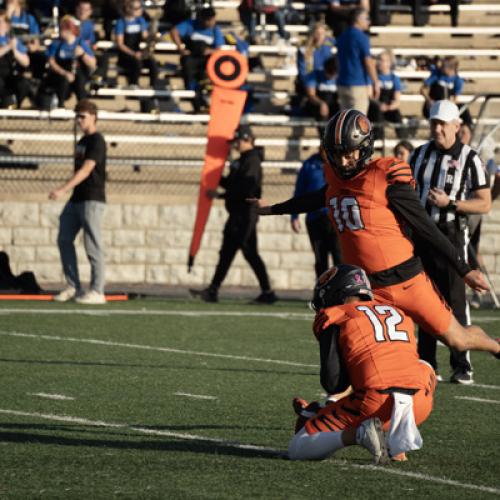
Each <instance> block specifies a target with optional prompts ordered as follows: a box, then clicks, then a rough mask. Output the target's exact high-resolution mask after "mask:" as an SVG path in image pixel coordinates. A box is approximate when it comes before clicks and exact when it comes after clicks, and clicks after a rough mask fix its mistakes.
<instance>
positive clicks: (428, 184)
mask: <svg viewBox="0 0 500 500" xmlns="http://www.w3.org/2000/svg"><path fill="white" fill-rule="evenodd" d="M409 163H410V166H411V168H412V171H413V176H414V177H415V181H416V182H417V192H418V195H419V197H420V201H421V202H422V205H424V206H425V209H426V211H427V213H428V214H429V215H430V216H431V218H432V220H433V221H434V222H436V223H445V222H452V221H453V220H454V219H455V215H456V214H455V211H454V210H449V209H447V208H438V207H436V206H434V205H431V204H430V203H429V201H428V200H427V196H428V195H429V191H430V189H432V188H439V189H442V190H443V191H444V192H445V193H446V194H447V195H448V196H449V198H450V200H453V201H457V200H468V199H470V197H471V196H470V194H471V192H472V191H476V190H477V189H482V188H487V187H488V177H487V175H486V172H485V169H484V167H483V164H482V162H481V159H480V158H479V156H478V154H477V153H476V152H475V151H474V150H473V149H472V148H471V147H469V146H467V145H466V144H462V143H461V142H460V141H458V140H457V142H455V144H454V145H453V146H452V147H451V148H450V149H448V150H441V149H438V148H437V147H436V145H435V144H434V141H429V142H427V143H425V144H423V145H422V146H420V147H418V148H417V149H415V151H413V153H412V155H411V157H410V160H409Z"/></svg>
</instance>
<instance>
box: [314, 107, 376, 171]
mask: <svg viewBox="0 0 500 500" xmlns="http://www.w3.org/2000/svg"><path fill="white" fill-rule="evenodd" d="M322 147H323V151H324V155H325V158H324V159H325V160H327V161H328V163H329V164H330V165H331V166H332V168H334V169H335V171H336V172H337V173H338V175H339V176H340V177H341V178H343V179H350V178H351V177H354V176H355V175H357V174H358V173H359V172H360V171H361V170H362V169H363V167H364V166H365V163H366V161H367V160H368V159H369V158H370V157H371V155H372V154H373V129H372V124H371V123H370V120H368V118H367V117H366V116H365V115H364V114H363V113H361V111H357V110H355V109H346V110H344V111H339V112H338V113H336V114H335V115H334V116H332V118H331V119H330V121H329V122H328V124H327V125H326V129H325V133H324V135H323V144H322ZM356 149H359V160H358V161H357V163H356V167H355V168H350V169H344V168H342V166H341V165H336V163H335V160H334V155H335V154H346V153H350V152H351V151H355V150H356Z"/></svg>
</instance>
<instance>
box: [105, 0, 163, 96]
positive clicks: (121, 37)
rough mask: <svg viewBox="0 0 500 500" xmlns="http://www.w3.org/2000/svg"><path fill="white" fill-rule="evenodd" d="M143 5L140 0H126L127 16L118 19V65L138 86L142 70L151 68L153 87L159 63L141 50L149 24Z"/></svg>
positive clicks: (133, 83)
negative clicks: (144, 14)
mask: <svg viewBox="0 0 500 500" xmlns="http://www.w3.org/2000/svg"><path fill="white" fill-rule="evenodd" d="M143 11H144V9H143V7H142V3H141V1H140V0H127V1H126V2H125V16H124V17H122V18H120V19H118V21H116V26H115V38H116V45H117V47H118V65H119V66H120V67H121V68H122V70H123V71H124V73H125V76H126V77H127V81H128V84H129V85H131V86H134V87H135V86H137V85H138V83H139V77H140V76H141V70H142V68H143V66H144V67H146V68H148V70H149V82H150V84H151V87H153V88H154V87H156V85H157V82H158V63H157V62H156V60H155V58H154V57H153V56H152V55H151V54H148V53H147V52H146V51H144V50H141V42H143V41H145V40H147V39H148V35H149V32H148V29H149V24H148V22H147V21H146V19H145V18H144V16H143Z"/></svg>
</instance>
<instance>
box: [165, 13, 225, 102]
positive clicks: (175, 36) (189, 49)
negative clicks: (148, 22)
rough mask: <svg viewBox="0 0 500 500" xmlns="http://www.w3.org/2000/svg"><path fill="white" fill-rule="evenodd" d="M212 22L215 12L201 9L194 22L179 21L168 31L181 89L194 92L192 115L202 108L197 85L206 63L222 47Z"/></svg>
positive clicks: (203, 75) (220, 38)
mask: <svg viewBox="0 0 500 500" xmlns="http://www.w3.org/2000/svg"><path fill="white" fill-rule="evenodd" d="M216 22H217V21H216V17H215V10H214V9H213V8H212V7H205V8H203V9H201V10H200V11H199V12H198V14H197V16H196V19H195V20H193V19H189V20H188V21H183V22H182V23H180V24H178V25H177V26H174V27H173V28H172V30H171V32H170V34H171V36H172V40H173V41H174V43H175V44H176V45H177V49H178V51H179V54H180V55H181V66H182V77H183V79H184V87H185V89H186V90H195V91H196V97H195V99H194V101H193V108H194V110H195V112H198V111H199V110H200V108H201V106H202V105H203V98H202V95H201V89H200V86H199V82H200V81H201V80H203V79H204V78H205V68H206V65H207V60H208V58H209V56H210V55H211V54H212V53H213V52H214V51H215V50H216V49H217V48H219V47H220V46H221V45H223V44H224V36H223V35H222V31H221V30H220V28H219V27H218V26H217V24H216Z"/></svg>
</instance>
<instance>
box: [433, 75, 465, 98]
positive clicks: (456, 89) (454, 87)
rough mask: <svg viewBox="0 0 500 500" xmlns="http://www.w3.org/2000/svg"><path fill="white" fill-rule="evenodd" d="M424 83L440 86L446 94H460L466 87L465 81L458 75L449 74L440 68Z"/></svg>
mask: <svg viewBox="0 0 500 500" xmlns="http://www.w3.org/2000/svg"><path fill="white" fill-rule="evenodd" d="M424 85H425V86H426V87H432V86H439V87H441V88H442V89H443V92H444V94H445V95H459V94H461V93H462V90H463V88H464V81H463V79H462V78H460V77H459V76H458V75H451V76H448V75H445V74H443V73H441V71H439V70H438V71H436V72H435V73H433V74H431V76H430V77H429V78H427V80H425V81H424ZM431 97H432V96H431ZM443 98H445V97H443Z"/></svg>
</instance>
